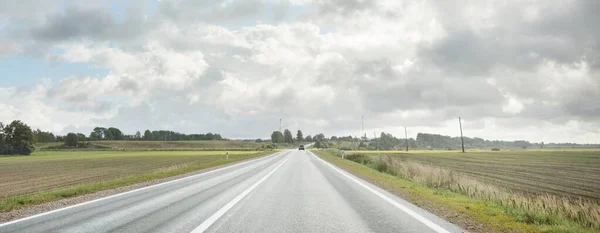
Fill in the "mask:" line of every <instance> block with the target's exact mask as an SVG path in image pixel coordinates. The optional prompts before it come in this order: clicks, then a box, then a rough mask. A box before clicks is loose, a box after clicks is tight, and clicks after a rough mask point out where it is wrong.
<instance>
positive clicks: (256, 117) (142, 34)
mask: <svg viewBox="0 0 600 233" xmlns="http://www.w3.org/2000/svg"><path fill="white" fill-rule="evenodd" d="M598 12H600V1H597V0H504V1H480V0H447V1H437V0H429V1H427V0H405V1H401V0H381V1H369V0H243V1H242V0H225V1H218V0H129V1H118V0H104V1H102V0H86V1H75V0H72V1H68V0H44V1H38V0H2V1H0V121H2V122H9V121H12V120H14V119H20V120H23V121H24V122H26V123H28V124H29V125H31V126H33V127H35V128H40V129H43V130H49V131H52V132H55V133H60V134H63V133H66V132H70V131H74V132H84V133H86V134H88V133H89V131H90V130H91V129H92V128H93V127H94V126H97V125H99V126H116V127H119V128H121V129H122V130H124V131H125V132H126V133H129V134H133V133H135V131H137V130H144V129H147V128H149V129H169V130H175V131H180V132H186V133H192V132H209V131H210V132H218V133H221V134H223V135H224V136H226V137H229V138H257V137H263V138H268V137H269V135H270V132H272V131H273V130H276V129H278V128H279V119H280V118H282V119H283V127H284V128H290V129H292V130H296V129H302V130H303V131H304V132H305V134H315V133H319V132H323V133H325V135H326V136H330V135H332V134H335V135H360V133H361V126H360V125H361V116H364V117H365V131H367V132H368V135H369V136H371V135H373V131H377V132H378V133H379V132H381V131H385V132H391V133H393V134H395V135H398V136H399V135H403V133H404V132H403V130H404V129H403V127H404V126H408V128H409V136H412V137H414V136H415V135H416V133H417V132H429V133H438V134H445V135H453V136H456V135H458V134H459V131H458V120H457V118H458V117H459V116H461V117H462V118H463V119H464V122H463V126H464V131H465V135H466V136H477V137H482V138H486V139H504V140H516V139H524V140H530V141H535V142H538V141H545V142H551V141H553V142H565V141H569V142H579V143H600V27H599V26H598V22H600V14H598Z"/></svg>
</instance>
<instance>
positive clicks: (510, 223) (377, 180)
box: [314, 151, 598, 232]
mask: <svg viewBox="0 0 600 233" xmlns="http://www.w3.org/2000/svg"><path fill="white" fill-rule="evenodd" d="M314 152H315V154H317V155H319V156H320V157H321V158H323V159H325V160H327V161H329V162H331V163H333V164H335V165H337V166H338V167H340V168H342V169H344V170H346V171H348V172H350V173H352V174H355V175H357V176H359V177H362V178H364V179H366V180H368V181H370V182H372V183H373V184H375V185H378V186H380V187H382V188H384V189H386V190H388V191H390V192H392V193H395V194H400V196H402V197H403V198H406V199H407V200H408V201H411V202H413V203H415V204H417V205H419V206H421V207H424V208H426V209H428V210H430V211H431V212H433V213H435V214H437V215H440V216H441V217H444V218H446V219H448V220H449V221H451V222H454V223H456V224H458V225H460V226H461V227H463V228H465V229H467V230H469V231H473V232H598V229H594V228H590V227H584V226H582V225H581V224H580V223H577V222H575V221H573V220H570V219H565V218H562V217H558V216H554V215H551V214H545V213H534V214H532V212H531V211H526V209H524V208H521V207H519V206H516V207H513V206H506V205H503V204H502V203H498V202H495V201H491V200H482V199H477V198H473V197H470V196H468V195H466V194H463V193H460V192H456V191H454V190H451V189H447V188H441V187H444V186H443V185H439V186H437V187H440V188H436V187H435V186H434V187H431V184H429V185H428V184H427V183H426V181H424V180H411V179H410V178H400V177H399V176H396V175H391V174H388V173H384V172H379V171H378V170H387V168H386V167H383V166H387V165H383V164H384V163H371V164H369V162H367V161H361V160H360V159H364V160H366V159H368V158H365V157H361V158H355V161H357V162H354V161H351V160H344V159H341V158H340V157H338V156H337V155H336V154H334V153H333V152H331V151H314ZM362 163H364V164H362ZM365 164H367V165H365ZM378 166H380V167H378Z"/></svg>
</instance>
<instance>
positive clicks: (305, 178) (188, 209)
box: [0, 150, 463, 233]
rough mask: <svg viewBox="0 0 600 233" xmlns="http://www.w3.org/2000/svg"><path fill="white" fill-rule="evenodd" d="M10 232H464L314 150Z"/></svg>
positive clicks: (71, 210) (17, 224)
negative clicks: (362, 178) (336, 164)
mask: <svg viewBox="0 0 600 233" xmlns="http://www.w3.org/2000/svg"><path fill="white" fill-rule="evenodd" d="M4 232H78V233H81V232H463V230H461V229H460V228H459V227H457V226H455V225H453V224H450V223H448V222H446V221H444V220H442V219H440V218H439V217H437V216H434V215H433V214H431V213H428V212H426V211H424V210H422V209H420V208H418V207H416V206H414V205H412V204H410V203H407V202H406V201H404V200H402V199H400V198H398V197H396V196H394V195H392V194H390V193H388V192H386V191H384V190H382V189H379V188H377V187H375V186H373V185H371V184H369V183H367V182H365V181H363V180H360V179H358V178H356V177H354V176H352V175H350V174H348V173H346V172H344V171H342V170H340V169H339V168H337V167H335V166H333V165H331V164H330V163H328V162H325V161H323V160H322V159H320V158H318V157H317V156H315V155H314V154H312V153H311V152H309V151H295V150H290V151H284V152H280V153H277V154H275V155H271V156H267V157H263V158H260V159H256V160H252V161H248V162H244V163H240V164H236V165H232V166H229V167H225V168H221V169H218V170H214V171H211V172H207V173H203V174H199V175H194V176H190V177H186V178H183V179H179V180H175V181H171V182H167V183H162V184H159V185H155V186H150V187H146V188H142V189H138V190H133V191H130V192H126V193H123V194H118V195H115V196H110V197H106V198H102V199H98V200H95V201H91V202H87V203H82V204H79V205H75V206H71V207H67V208H63V209H59V210H55V211H51V212H47V213H44V214H40V215H36V216H32V217H29V218H24V219H20V220H16V221H13V222H9V223H5V224H1V225H0V233H4Z"/></svg>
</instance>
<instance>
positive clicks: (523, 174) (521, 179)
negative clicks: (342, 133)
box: [361, 150, 600, 200]
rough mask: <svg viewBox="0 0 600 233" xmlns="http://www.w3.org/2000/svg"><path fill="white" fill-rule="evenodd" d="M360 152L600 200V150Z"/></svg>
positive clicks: (529, 189) (511, 186)
mask: <svg viewBox="0 0 600 233" xmlns="http://www.w3.org/2000/svg"><path fill="white" fill-rule="evenodd" d="M361 153H366V154H369V155H378V154H379V155H382V154H385V155H386V156H390V158H392V159H394V160H396V161H399V162H403V161H410V162H417V163H420V164H425V165H430V166H435V167H442V168H446V169H450V170H452V171H457V172H460V173H463V174H466V175H468V176H469V177H473V178H476V179H478V180H481V181H484V182H486V183H491V184H494V185H498V186H501V187H504V188H507V189H510V190H514V191H519V192H527V193H536V194H543V193H550V194H556V195H564V196H572V197H583V198H594V199H598V200H600V150H563V151H558V150H545V151H524V150H523V151H500V152H469V153H464V154H463V153H453V152H439V151H438V152H435V151H421V152H409V153H397V152H396V153H393V154H390V153H389V152H384V153H381V152H375V151H371V152H361Z"/></svg>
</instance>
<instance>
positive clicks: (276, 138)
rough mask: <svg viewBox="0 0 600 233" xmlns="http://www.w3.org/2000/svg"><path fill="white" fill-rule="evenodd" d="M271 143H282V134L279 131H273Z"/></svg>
mask: <svg viewBox="0 0 600 233" xmlns="http://www.w3.org/2000/svg"><path fill="white" fill-rule="evenodd" d="M271 142H273V143H282V142H283V134H282V133H281V132H279V131H273V133H272V134H271Z"/></svg>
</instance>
